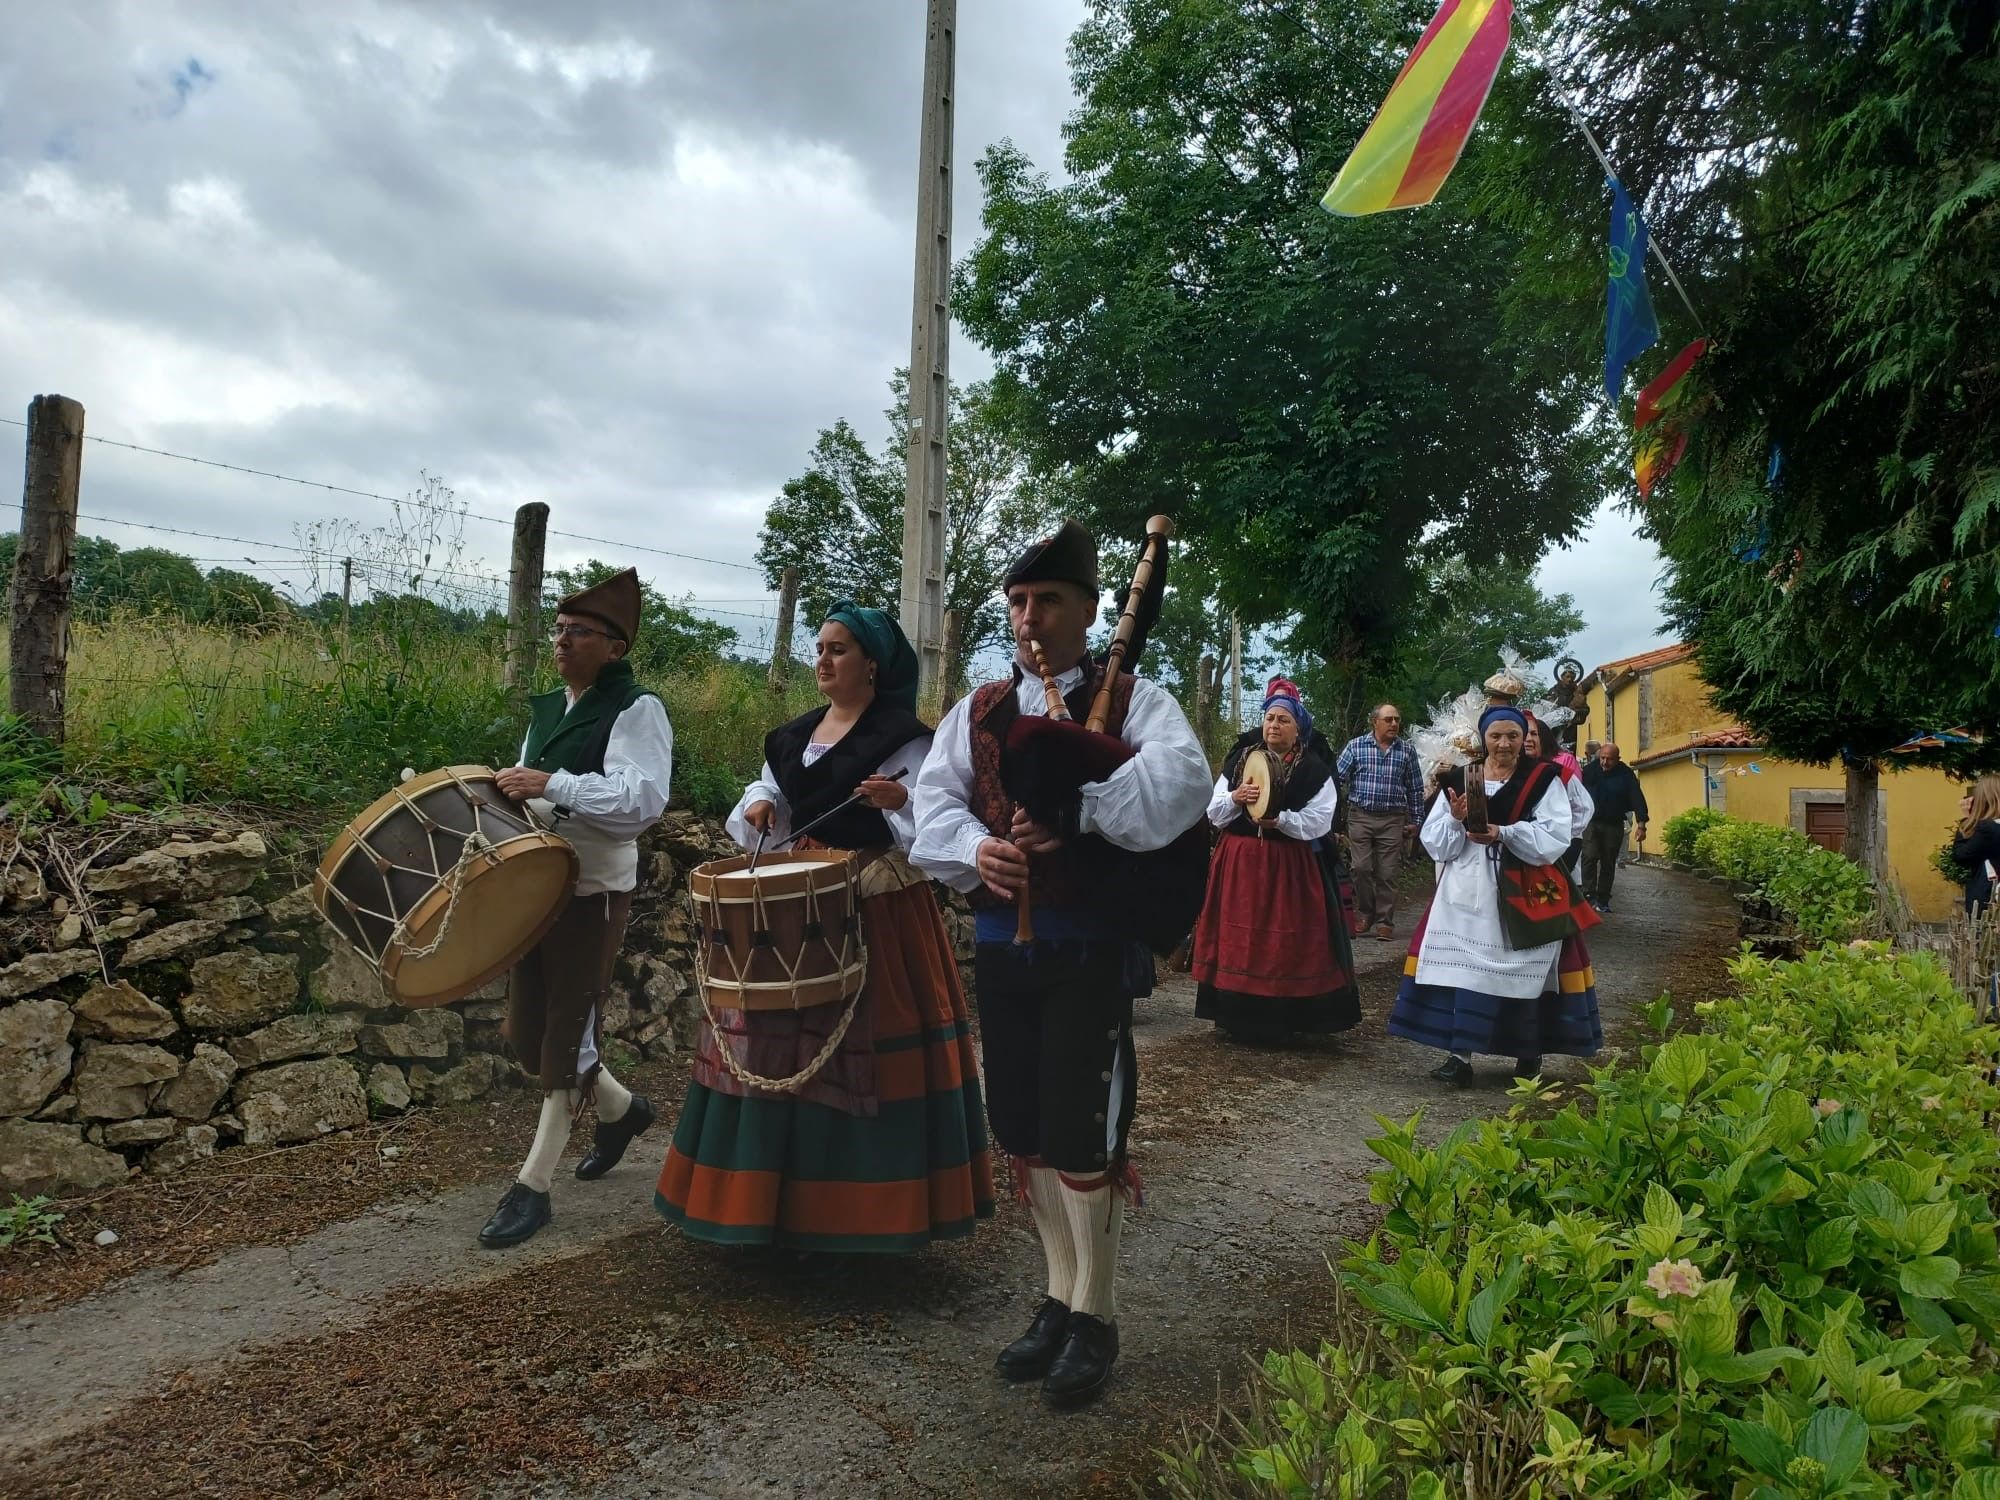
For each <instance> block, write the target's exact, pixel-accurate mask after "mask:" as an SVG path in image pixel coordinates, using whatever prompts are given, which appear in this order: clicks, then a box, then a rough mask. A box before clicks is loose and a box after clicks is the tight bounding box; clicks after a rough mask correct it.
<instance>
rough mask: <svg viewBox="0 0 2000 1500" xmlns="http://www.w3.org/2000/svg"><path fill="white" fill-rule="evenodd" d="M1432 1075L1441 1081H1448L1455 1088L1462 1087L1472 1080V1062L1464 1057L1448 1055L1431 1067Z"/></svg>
mask: <svg viewBox="0 0 2000 1500" xmlns="http://www.w3.org/2000/svg"><path fill="white" fill-rule="evenodd" d="M1431 1077H1433V1078H1435V1079H1436V1080H1437V1081H1438V1082H1439V1083H1448V1084H1450V1085H1451V1086H1452V1087H1453V1088H1455V1089H1462V1088H1464V1087H1465V1086H1466V1085H1467V1084H1469V1083H1471V1082H1472V1064H1471V1063H1469V1062H1467V1061H1466V1060H1465V1059H1464V1058H1462V1057H1447V1058H1446V1059H1445V1060H1444V1061H1443V1062H1441V1063H1439V1064H1438V1065H1437V1066H1436V1067H1435V1068H1432V1069H1431Z"/></svg>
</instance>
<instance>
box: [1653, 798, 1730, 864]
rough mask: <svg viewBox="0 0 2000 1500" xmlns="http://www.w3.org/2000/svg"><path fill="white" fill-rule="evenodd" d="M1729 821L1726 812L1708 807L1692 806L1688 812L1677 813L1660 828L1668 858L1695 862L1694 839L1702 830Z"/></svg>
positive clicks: (1687, 862) (1688, 862)
mask: <svg viewBox="0 0 2000 1500" xmlns="http://www.w3.org/2000/svg"><path fill="white" fill-rule="evenodd" d="M1727 821H1728V815H1727V814H1726V813H1719V812H1716V811H1715V810H1714V809H1713V808H1707V807H1690V808H1689V809H1688V810H1687V811H1686V812H1682V813H1675V814H1674V815H1673V816H1672V817H1671V818H1669V819H1667V821H1666V826H1665V827H1663V828H1662V829H1661V830H1660V839H1661V842H1662V843H1663V844H1664V845H1665V847H1666V851H1667V858H1668V859H1673V860H1679V861H1680V862H1681V863H1682V864H1684V865H1688V864H1693V863H1694V841H1695V840H1696V839H1697V838H1699V837H1700V836H1701V833H1702V830H1704V829H1707V828H1713V827H1714V826H1715V825H1716V824H1717V823H1722V822H1727Z"/></svg>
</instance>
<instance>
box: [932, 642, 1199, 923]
mask: <svg viewBox="0 0 2000 1500" xmlns="http://www.w3.org/2000/svg"><path fill="white" fill-rule="evenodd" d="M1082 681H1083V668H1082V667H1081V666H1076V667H1072V668H1070V670H1069V671H1067V672H1064V673H1063V674H1061V675H1060V676H1059V677H1057V678H1056V684H1057V686H1058V688H1059V689H1060V690H1061V691H1062V692H1064V693H1068V692H1070V691H1072V690H1073V689H1074V688H1075V687H1076V686H1077V684H1078V683H1080V682H1082ZM1014 700H1015V703H1016V704H1017V705H1018V706H1019V708H1020V711H1021V712H1022V713H1023V714H1025V715H1035V714H1046V713H1047V712H1048V697H1047V694H1046V693H1045V692H1044V691H1043V688H1042V684H1041V681H1040V680H1039V679H1038V678H1035V677H1032V676H1029V675H1028V674H1026V673H1023V674H1022V675H1021V678H1020V680H1019V681H1018V682H1016V683H1015V685H1014ZM971 712H972V698H971V697H970V696H968V697H965V698H961V699H960V700H959V701H958V702H957V703H954V704H953V705H952V707H951V712H949V713H948V714H946V715H945V716H944V722H943V723H942V724H940V725H938V728H937V737H936V740H935V741H934V742H933V744H932V746H931V754H930V759H928V760H926V761H925V762H924V768H923V770H922V771H921V772H919V773H918V775H917V795H916V818H917V837H916V842H915V843H914V844H912V845H911V847H910V863H911V864H913V865H915V866H916V867H917V868H918V869H919V870H922V871H923V872H924V873H925V874H926V875H929V876H930V877H931V878H932V879H933V880H936V881H938V882H939V883H940V884H943V885H948V886H950V887H951V888H952V889H953V890H957V891H970V890H976V889H977V888H978V886H979V846H980V845H981V844H983V843H985V842H986V840H988V839H990V838H993V837H994V836H995V835H994V833H993V831H992V830H991V829H989V828H988V827H987V826H986V825H985V823H983V822H981V821H980V818H979V815H978V814H977V813H975V812H974V811H973V810H972V724H971ZM1120 737H1121V738H1122V739H1123V740H1124V741H1125V743H1126V744H1128V745H1131V746H1134V747H1135V748H1136V749H1137V750H1138V754H1136V755H1134V756H1133V757H1132V758H1131V759H1130V760H1128V761H1126V762H1125V764H1124V765H1122V766H1120V767H1119V768H1118V769H1117V770H1115V771H1113V772H1112V773H1111V774H1110V775H1109V776H1107V777H1106V778H1105V779H1104V780H1102V781H1093V782H1088V783H1086V784H1085V786H1084V788H1083V807H1082V816H1081V819H1080V821H1079V824H1078V826H1079V829H1080V831H1082V832H1084V833H1096V834H1101V835H1102V836H1103V837H1104V838H1106V839H1108V840H1109V841H1110V842H1112V843H1114V844H1116V845H1117V846H1118V847H1119V848H1121V849H1128V850H1131V851H1132V852H1134V853H1146V852H1149V851H1151V850H1154V849H1163V848H1165V847H1166V846H1167V845H1168V844H1171V843H1172V842H1173V841H1174V840H1175V839H1177V838H1179V837H1180V836H1181V835H1182V834H1183V833H1185V832H1186V831H1187V830H1188V829H1190V828H1192V827H1193V826H1194V825H1195V822H1196V821H1197V820H1198V819H1199V818H1200V817H1201V814H1202V807H1203V804H1205V803H1206V802H1207V800H1208V756H1207V755H1206V754H1205V753H1204V752H1203V750H1202V748H1201V741H1200V740H1198V739H1196V738H1195V733H1194V728H1193V726H1192V725H1190V724H1189V723H1188V721H1187V715H1186V714H1184V713H1182V712H1181V706H1180V705H1179V704H1178V703H1176V702H1174V700H1173V697H1172V695H1170V694H1169V693H1168V692H1167V691H1166V690H1165V689H1164V688H1162V687H1160V686H1159V685H1157V684H1156V683H1152V682H1148V681H1147V680H1146V679H1145V678H1143V677H1141V678H1139V679H1138V680H1137V681H1135V682H1134V683H1133V684H1132V701H1131V704H1130V706H1129V707H1128V708H1127V709H1126V712H1125V723H1124V726H1123V728H1122V729H1121V730H1120Z"/></svg>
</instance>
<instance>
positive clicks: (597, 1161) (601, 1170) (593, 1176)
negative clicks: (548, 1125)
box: [576, 1094, 658, 1182]
mask: <svg viewBox="0 0 2000 1500" xmlns="http://www.w3.org/2000/svg"><path fill="white" fill-rule="evenodd" d="M657 1118H658V1116H657V1115H656V1114H655V1113H654V1111H653V1101H652V1100H650V1099H648V1098H647V1097H646V1096H645V1095H644V1094H634V1095H633V1096H632V1102H631V1103H630V1104H628V1105H626V1106H625V1113H624V1115H623V1116H621V1117H620V1118H619V1119H617V1120H614V1121H612V1122H611V1124H609V1125H606V1124H605V1123H604V1122H603V1121H602V1120H600V1121H598V1122H597V1130H596V1133H595V1134H593V1135H592V1136H591V1138H590V1150H589V1151H587V1152H585V1153H584V1157H583V1160H582V1161H580V1162H578V1163H577V1164H576V1175H577V1176H579V1177H581V1178H582V1179H583V1180H584V1181H585V1182H595V1181H596V1180H597V1179H598V1178H600V1177H602V1176H603V1175H604V1174H605V1173H606V1172H609V1171H610V1170H611V1169H612V1168H613V1167H615V1166H617V1165H618V1163H619V1162H621V1161H623V1160H624V1159H625V1148H626V1147H627V1146H629V1145H631V1144H632V1142H634V1141H635V1140H637V1139H638V1138H639V1137H640V1136H642V1135H644V1134H645V1133H646V1127H647V1126H649V1125H651V1124H652V1123H653V1121H654V1120H655V1119H657Z"/></svg>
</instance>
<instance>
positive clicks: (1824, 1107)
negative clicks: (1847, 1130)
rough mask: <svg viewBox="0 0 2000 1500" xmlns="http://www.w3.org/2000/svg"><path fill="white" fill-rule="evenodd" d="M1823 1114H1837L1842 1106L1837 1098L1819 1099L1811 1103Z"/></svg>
mask: <svg viewBox="0 0 2000 1500" xmlns="http://www.w3.org/2000/svg"><path fill="white" fill-rule="evenodd" d="M1813 1108H1814V1109H1816V1110H1818V1111H1819V1112H1820V1113H1821V1114H1823V1115H1837V1114H1839V1113H1840V1111H1841V1109H1842V1108H1843V1106H1842V1104H1841V1102H1840V1101H1839V1100H1838V1099H1821V1100H1819V1101H1818V1102H1817V1103H1815V1104H1814V1105H1813Z"/></svg>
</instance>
